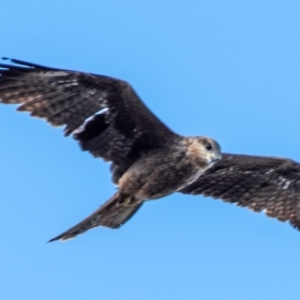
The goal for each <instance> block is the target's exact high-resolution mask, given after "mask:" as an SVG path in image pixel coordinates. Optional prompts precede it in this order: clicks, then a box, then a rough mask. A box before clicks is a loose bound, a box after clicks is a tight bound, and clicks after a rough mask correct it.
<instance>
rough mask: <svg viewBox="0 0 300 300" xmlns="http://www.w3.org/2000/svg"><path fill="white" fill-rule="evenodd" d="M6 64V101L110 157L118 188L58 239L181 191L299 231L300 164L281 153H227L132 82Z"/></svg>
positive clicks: (115, 222)
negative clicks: (151, 105)
mask: <svg viewBox="0 0 300 300" xmlns="http://www.w3.org/2000/svg"><path fill="white" fill-rule="evenodd" d="M10 62H11V63H10V64H5V63H0V101H1V103H5V104H19V106H18V110H19V111H28V112H30V113H31V116H34V117H38V118H43V119H46V121H47V122H48V123H50V124H51V125H53V126H63V125H65V128H64V133H65V135H66V136H68V135H70V134H72V136H73V137H74V139H75V140H77V141H78V142H79V144H80V146H81V148H82V150H84V151H89V152H90V153H91V154H92V155H93V156H94V157H101V158H103V159H104V160H105V161H109V162H111V173H112V181H113V182H114V183H115V184H116V185H117V186H118V190H117V192H116V193H115V194H114V195H113V196H112V197H111V198H110V199H109V200H108V201H107V202H105V203H104V204H103V205H102V206H101V207H100V208H98V209H97V210H96V211H95V212H94V213H93V214H91V215H90V216H89V217H87V218H86V219H84V220H83V221H81V222H80V223H78V224H77V225H75V226H74V227H72V228H70V229H69V230H67V231H65V232H63V233H62V234H60V235H58V236H57V237H55V238H53V239H51V240H50V241H55V240H59V239H61V240H67V239H70V238H73V237H75V236H76V235H78V234H81V233H84V232H85V231H87V230H89V229H91V228H94V227H97V226H100V225H101V226H106V227H110V228H119V227H120V226H121V225H123V224H124V223H125V222H126V221H128V220H129V219H130V218H131V217H132V216H133V215H134V213H135V212H136V211H137V210H138V209H139V208H140V207H141V206H142V204H143V203H144V202H145V201H147V200H153V199H158V198H162V197H164V196H167V195H169V194H172V193H174V192H180V193H185V194H193V195H197V194H201V195H203V196H211V197H213V198H220V199H222V200H224V201H226V202H230V203H236V204H237V205H239V206H245V207H248V208H250V209H252V210H254V211H257V212H259V211H262V210H265V212H266V214H267V215H268V216H271V217H275V218H277V219H278V220H281V221H289V222H290V223H291V224H292V225H293V226H294V227H295V228H297V229H300V165H299V164H298V163H296V162H294V161H292V160H290V159H285V158H276V157H261V156H248V155H237V154H226V153H222V154H221V148H220V146H219V144H218V143H217V142H216V141H215V140H213V139H211V138H208V137H202V136H197V137H184V136H181V135H179V134H176V133H175V132H173V131H172V130H171V129H169V128H168V127H167V126H166V125H165V124H163V123H162V122H161V121H160V120H159V119H158V118H157V117H156V116H155V115H154V114H153V113H152V112H151V111H150V110H149V109H148V108H147V107H146V106H145V104H144V103H143V102H142V101H141V99H140V98H139V96H138V95H137V94H136V93H135V91H134V90H133V89H132V87H131V86H130V85H129V84H128V83H127V82H125V81H122V80H119V79H115V78H112V77H108V76H102V75H96V74H90V73H83V72H76V71H69V70H63V69H56V68H50V67H45V66H41V65H37V64H33V63H28V62H24V61H20V60H16V59H11V60H10Z"/></svg>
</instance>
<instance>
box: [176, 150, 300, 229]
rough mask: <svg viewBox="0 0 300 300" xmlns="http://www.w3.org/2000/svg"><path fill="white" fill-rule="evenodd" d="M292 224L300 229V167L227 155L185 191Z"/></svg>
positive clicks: (275, 160) (283, 161)
mask: <svg viewBox="0 0 300 300" xmlns="http://www.w3.org/2000/svg"><path fill="white" fill-rule="evenodd" d="M180 192H182V193H185V194H193V195H198V194H201V195H203V196H210V197H213V198H216V199H222V200H223V201H226V202H229V203H236V204H237V205H238V206H243V207H248V208H249V209H251V210H253V211H255V212H260V211H262V210H265V212H266V214H267V215H268V216H270V217H273V218H277V219H278V220H280V221H289V222H290V223H291V224H292V225H293V226H294V227H296V228H297V229H299V228H300V165H299V164H298V163H296V162H294V161H292V160H289V159H285V158H276V157H262V156H248V155H236V154H223V158H222V160H221V161H220V162H218V163H217V164H216V165H215V166H214V167H212V168H211V169H209V170H207V171H206V172H205V173H204V174H203V175H202V176H200V177H199V178H198V179H197V180H196V181H195V182H193V183H192V184H190V185H189V186H187V187H185V188H184V189H182V190H181V191H180Z"/></svg>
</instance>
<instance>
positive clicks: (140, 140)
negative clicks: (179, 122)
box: [0, 59, 176, 182]
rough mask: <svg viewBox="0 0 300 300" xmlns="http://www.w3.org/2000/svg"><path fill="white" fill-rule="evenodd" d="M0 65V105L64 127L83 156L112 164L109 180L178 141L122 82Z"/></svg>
mask: <svg viewBox="0 0 300 300" xmlns="http://www.w3.org/2000/svg"><path fill="white" fill-rule="evenodd" d="M10 62H11V64H4V63H0V101H1V102H2V103H8V104H20V106H19V107H18V110H19V111H28V112H30V113H31V115H32V116H35V117H39V118H44V119H46V120H47V121H48V122H49V123H50V124H51V125H53V126H62V125H65V129H64V132H65V134H66V135H69V134H72V133H73V136H74V138H75V139H77V140H78V141H79V143H80V144H81V147H82V149H83V150H87V151H90V152H91V153H92V154H93V155H94V156H95V157H102V158H104V159H105V160H107V161H112V162H113V166H112V171H113V180H114V181H115V182H117V181H118V179H119V178H120V176H121V175H122V174H123V173H124V172H125V171H126V170H127V168H128V167H129V166H130V165H131V164H132V163H133V162H134V161H135V159H136V158H137V157H139V155H140V154H141V152H142V151H145V150H147V149H148V148H151V147H152V148H154V147H160V146H161V145H163V144H167V143H168V140H169V139H173V138H174V137H175V136H176V135H175V134H174V133H173V132H172V131H171V130H170V129H169V128H167V127H166V126H165V125H164V124H163V123H162V122H161V121H160V120H159V119H158V118H157V117H156V116H155V115H154V114H153V113H152V112H150V110H149V109H148V108H147V107H146V106H145V105H144V104H143V103H142V101H141V100H140V98H139V97H138V95H137V94H136V93H135V92H134V90H133V89H132V88H131V86H130V85H129V84H128V83H126V82H125V81H121V80H118V79H115V78H111V77H107V76H101V75H94V74H89V73H82V72H75V71H68V70H62V69H55V68H49V67H44V66H40V65H36V64H32V63H28V62H24V61H20V60H15V59H11V60H10Z"/></svg>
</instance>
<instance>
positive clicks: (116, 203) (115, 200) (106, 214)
mask: <svg viewBox="0 0 300 300" xmlns="http://www.w3.org/2000/svg"><path fill="white" fill-rule="evenodd" d="M124 200H125V201H124ZM126 200H127V199H120V195H119V193H118V192H117V193H116V194H114V195H113V196H112V197H111V198H110V199H109V200H108V201H106V202H105V203H104V204H103V205H102V206H101V207H100V208H98V209H97V210H96V211H95V212H93V213H92V214H91V215H90V216H89V217H87V218H86V219H84V220H83V221H81V222H80V223H78V224H77V225H75V226H73V227H72V228H70V229H68V230H67V231H65V232H63V233H62V234H60V235H58V236H56V237H55V238H53V239H51V240H50V241H49V242H53V241H56V240H68V239H72V238H74V237H75V236H76V235H78V234H81V233H84V232H85V231H87V230H89V229H92V228H94V227H97V226H100V225H101V226H106V227H110V228H119V227H120V226H121V225H123V224H124V223H125V222H127V221H128V220H129V219H130V218H131V217H132V216H133V215H134V213H135V212H136V211H137V210H138V209H139V208H140V207H141V205H142V203H130V201H126Z"/></svg>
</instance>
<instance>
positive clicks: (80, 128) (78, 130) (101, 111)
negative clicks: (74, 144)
mask: <svg viewBox="0 0 300 300" xmlns="http://www.w3.org/2000/svg"><path fill="white" fill-rule="evenodd" d="M108 111H109V108H107V107H105V108H102V109H100V110H99V111H98V112H96V113H95V114H94V115H92V116H90V117H88V118H87V119H85V120H84V122H83V123H82V125H80V126H79V127H78V128H77V129H75V130H74V131H73V134H79V133H81V132H83V131H84V130H85V126H86V124H87V123H88V122H90V121H92V120H93V119H94V118H95V116H97V115H101V114H105V113H106V112H108Z"/></svg>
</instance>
